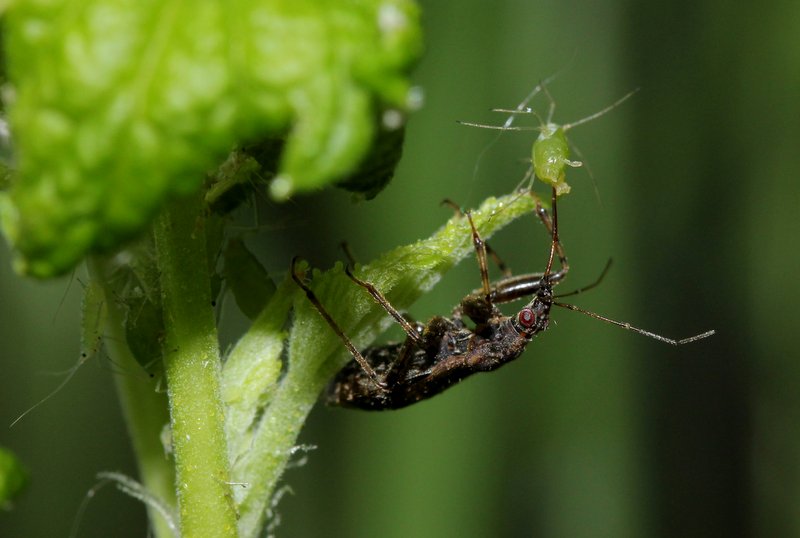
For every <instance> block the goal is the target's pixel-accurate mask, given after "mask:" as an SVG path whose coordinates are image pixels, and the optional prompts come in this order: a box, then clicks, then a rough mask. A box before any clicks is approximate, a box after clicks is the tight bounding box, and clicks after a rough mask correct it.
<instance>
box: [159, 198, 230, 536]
mask: <svg viewBox="0 0 800 538" xmlns="http://www.w3.org/2000/svg"><path fill="white" fill-rule="evenodd" d="M155 244H156V253H157V257H158V267H159V271H160V273H161V301H162V307H163V313H164V329H165V338H164V344H163V350H164V372H165V375H166V379H167V394H168V396H169V405H170V415H171V419H172V420H171V424H172V442H173V451H174V455H175V470H176V483H177V494H178V505H179V512H180V528H181V535H182V536H183V538H205V537H221V538H222V537H235V536H237V525H236V514H235V509H234V506H233V497H232V495H231V491H230V485H229V484H230V477H229V475H230V471H229V465H228V457H227V456H228V454H227V447H226V442H225V430H224V418H225V414H224V411H223V407H222V402H221V399H220V353H219V343H218V339H217V329H216V323H215V319H214V312H213V309H212V306H211V293H210V289H211V286H210V281H209V276H208V269H207V268H208V264H207V261H206V260H207V258H206V246H205V244H206V242H205V231H204V222H203V218H202V204H201V201H200V197H199V195H194V196H192V197H190V198H184V199H181V200H176V201H173V202H171V203H170V204H168V206H167V208H166V210H165V211H164V212H163V213H162V214H161V215H160V216H159V217H158V219H156V223H155Z"/></svg>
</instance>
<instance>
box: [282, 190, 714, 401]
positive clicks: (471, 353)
mask: <svg viewBox="0 0 800 538" xmlns="http://www.w3.org/2000/svg"><path fill="white" fill-rule="evenodd" d="M536 213H537V215H538V216H539V218H540V219H541V220H542V222H543V223H544V225H545V227H546V228H547V230H548V232H549V233H550V235H551V246H550V255H549V257H548V261H547V265H546V267H545V270H544V272H543V273H532V274H527V275H520V276H511V277H506V278H502V279H500V280H498V281H496V282H495V283H494V284H493V283H491V282H490V281H489V276H488V267H487V248H486V244H485V243H484V242H483V240H482V239H481V237H480V235H479V234H478V231H477V229H476V228H475V225H474V223H473V222H472V217H471V216H470V214H469V213H467V218H468V219H469V222H470V226H471V228H472V240H473V244H474V246H475V252H476V256H477V258H478V266H479V268H480V273H481V284H482V287H481V288H480V289H479V290H476V291H473V292H472V293H470V294H468V295H467V296H466V297H464V299H462V301H461V302H460V303H459V305H458V306H457V307H456V308H455V309H454V310H453V312H452V315H451V316H450V317H449V318H448V317H443V316H434V317H433V318H431V319H430V320H429V321H428V323H426V324H422V323H419V322H416V321H409V319H408V318H406V317H405V316H404V315H402V314H401V313H400V312H398V311H397V310H396V309H395V308H394V307H393V306H392V305H391V304H390V303H389V301H388V300H387V299H386V297H385V296H384V295H383V294H382V293H381V292H380V291H379V290H378V289H377V288H376V287H375V286H374V285H372V284H371V283H369V282H366V281H364V280H361V279H359V278H357V277H356V276H354V275H353V274H352V272H351V271H350V268H349V267H347V268H346V269H345V272H346V274H347V276H348V277H350V279H351V280H353V282H355V283H356V284H358V285H359V286H361V287H362V288H364V289H365V290H366V291H367V292H368V293H369V294H370V295H371V296H372V297H373V299H374V300H375V301H376V302H377V303H378V304H380V305H381V307H383V309H384V310H386V312H387V313H388V314H389V315H391V316H392V317H393V318H394V319H395V320H396V321H397V322H398V323H399V324H400V325H401V326H402V327H403V329H404V330H405V332H406V335H407V337H406V339H405V341H403V342H399V343H390V344H386V345H382V346H375V347H369V348H367V349H365V350H364V351H363V352H359V351H358V349H356V347H355V346H354V345H353V343H352V342H351V341H350V339H349V338H348V337H347V336H346V335H345V334H344V333H343V332H342V330H341V329H340V328H339V326H338V325H337V324H336V322H335V321H334V320H333V318H332V317H331V316H330V314H329V313H328V312H327V310H326V309H325V307H324V306H323V305H322V303H321V302H320V301H319V299H318V298H317V297H316V295H314V292H313V291H312V290H311V289H310V288H309V287H308V286H307V285H306V284H305V283H304V282H303V280H302V278H301V276H300V275H299V274H298V272H297V267H296V266H297V260H298V259H297V258H295V259H294V260H293V261H292V278H293V279H294V281H295V282H296V283H297V285H298V286H300V288H302V289H303V291H304V292H305V294H306V297H307V298H308V299H309V301H310V302H311V303H312V305H313V306H314V307H315V308H316V309H317V311H318V312H319V313H320V315H321V316H322V317H323V318H324V319H325V321H326V322H327V323H328V325H329V326H330V327H331V329H333V331H334V332H335V333H336V334H337V335H338V336H339V338H340V339H341V340H342V342H343V343H344V345H345V346H346V347H347V349H348V350H349V351H350V353H351V354H352V355H353V360H352V361H350V362H349V363H348V364H347V365H345V366H344V368H342V369H341V370H340V371H339V372H338V373H337V374H336V376H335V377H334V379H333V381H331V383H330V384H329V386H328V390H327V394H326V403H327V404H329V405H335V406H341V407H349V408H357V409H364V410H371V411H380V410H387V409H400V408H402V407H406V406H408V405H411V404H414V403H416V402H419V401H421V400H425V399H427V398H430V397H432V396H435V395H436V394H439V393H440V392H442V391H444V390H445V389H447V388H448V387H450V386H452V385H454V384H455V383H458V382H459V381H461V380H462V379H465V378H467V377H469V376H471V375H473V374H476V373H478V372H488V371H492V370H496V369H497V368H499V367H501V366H503V365H504V364H506V363H508V362H511V361H513V360H514V359H516V358H517V357H519V356H520V355H521V354H522V352H523V351H524V350H525V348H526V347H527V345H528V343H529V342H530V341H531V339H532V338H533V337H534V336H536V335H537V334H538V333H540V332H542V331H544V330H546V329H547V327H548V324H549V321H550V309H551V307H552V305H556V306H561V307H564V308H568V309H570V310H575V311H578V312H582V313H584V314H587V315H589V316H591V317H594V318H596V319H600V320H603V321H606V322H609V323H613V324H615V325H618V326H620V327H622V328H624V329H628V330H632V331H635V332H638V333H640V334H643V335H645V336H649V337H651V338H655V339H657V340H660V341H662V342H666V343H669V344H672V345H681V344H686V343H689V342H693V341H695V340H700V339H702V338H706V337H707V336H711V335H712V334H714V331H707V332H705V333H702V334H699V335H696V336H692V337H689V338H684V339H682V340H673V339H670V338H665V337H663V336H660V335H657V334H654V333H651V332H649V331H645V330H643V329H639V328H637V327H633V326H631V325H630V324H628V323H624V322H620V321H615V320H612V319H609V318H606V317H603V316H600V315H598V314H595V313H593V312H588V311H585V310H582V309H580V308H578V307H576V306H574V305H570V304H566V303H560V302H558V301H556V300H555V299H556V298H557V296H555V295H554V294H553V287H554V286H555V285H556V284H558V283H559V282H561V280H563V278H564V277H565V276H566V274H567V272H568V271H569V264H568V262H567V258H566V256H565V254H564V250H563V247H562V245H561V241H560V239H559V236H558V212H557V207H556V190H555V188H554V189H553V201H552V213H553V215H552V220H551V218H550V216H549V214H548V212H547V210H546V209H545V208H543V207H542V206H541V204H539V203H538V202H537V206H536ZM556 257H558V260H559V270H558V271H555V272H553V270H552V269H553V263H554V260H555V258H556ZM601 278H602V276H601ZM598 282H599V280H598ZM595 284H596V283H595ZM595 284H593V285H592V286H594V285H595ZM592 286H589V287H592ZM589 287H587V288H583V289H581V290H578V292H580V291H585V290H586V289H588V288H589ZM574 293H575V292H573V293H570V294H567V295H572V294H574ZM528 296H533V298H532V299H531V300H530V301H529V302H528V303H527V304H526V305H525V306H523V307H522V309H521V310H520V311H519V312H517V313H516V314H514V315H512V316H506V315H504V314H503V313H502V312H500V310H499V309H498V308H497V306H496V305H497V304H499V303H505V302H510V301H514V300H516V299H521V298H524V297H528ZM464 316H466V317H468V318H470V319H471V320H472V322H473V323H474V327H472V328H470V327H469V326H468V325H467V324H466V322H465V320H464Z"/></svg>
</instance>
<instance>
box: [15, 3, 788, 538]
mask: <svg viewBox="0 0 800 538" xmlns="http://www.w3.org/2000/svg"><path fill="white" fill-rule="evenodd" d="M423 8H424V25H425V28H426V41H427V54H426V56H425V59H424V60H423V62H422V63H421V64H420V66H419V68H418V69H417V71H416V73H415V77H414V78H415V80H416V81H417V82H418V84H419V85H420V86H422V87H423V88H424V90H425V94H426V105H425V107H424V108H423V109H422V110H421V111H420V112H419V113H417V114H415V115H414V116H413V118H412V120H411V122H410V124H409V127H408V133H407V142H406V147H405V155H404V158H403V160H402V162H401V165H400V167H399V170H398V173H397V176H396V178H395V180H394V182H393V183H392V184H391V185H390V186H389V187H388V188H387V189H386V191H385V192H384V193H383V194H381V195H380V196H379V197H378V198H377V199H376V200H375V201H373V202H370V203H362V204H358V205H354V204H352V203H351V202H350V197H349V196H348V195H347V194H345V193H342V192H334V191H330V190H327V191H324V192H322V193H320V194H318V195H316V196H311V197H299V198H297V199H295V200H294V201H292V202H291V203H289V204H287V205H285V206H282V207H278V206H269V208H268V209H267V210H264V211H262V213H261V215H260V218H261V221H262V223H264V224H265V225H266V226H265V231H264V232H263V233H262V234H261V240H262V241H263V246H262V247H260V248H261V249H262V251H261V254H262V256H263V257H264V259H266V260H268V263H269V264H270V269H271V270H272V271H273V272H274V273H275V274H281V273H283V272H285V270H286V267H287V266H288V264H289V260H290V258H291V256H292V255H294V254H300V255H302V256H304V257H306V258H308V259H310V260H311V262H312V263H313V264H314V265H316V266H320V267H327V266H329V265H330V264H331V263H333V261H334V260H336V259H340V258H341V257H342V256H341V254H340V252H339V251H338V243H339V242H340V241H341V240H343V239H347V240H348V241H349V243H350V244H351V246H352V248H353V250H354V251H355V253H356V255H357V257H358V258H359V259H361V260H369V259H370V258H372V257H374V256H375V255H377V254H378V253H380V252H382V251H384V250H387V249H389V248H391V247H393V246H396V245H399V244H404V243H408V242H411V241H414V240H416V239H417V238H420V237H424V236H427V235H429V234H430V233H431V232H432V231H433V230H434V229H436V228H437V227H438V226H440V225H441V224H442V223H443V222H444V221H445V220H446V219H447V218H448V217H449V216H450V211H449V210H448V209H446V208H440V207H439V205H438V204H439V201H440V200H441V199H443V198H445V197H449V198H452V199H454V200H457V201H458V202H459V203H460V204H462V205H464V206H466V207H471V206H474V205H477V204H478V203H479V202H480V201H481V200H482V199H483V198H484V197H486V196H487V195H493V194H501V193H505V192H508V191H510V189H512V188H513V187H514V186H515V185H516V184H517V182H518V180H519V178H520V177H521V175H522V173H523V172H524V169H525V164H524V163H522V162H521V159H523V158H524V157H525V156H527V154H528V152H529V148H530V143H531V140H532V139H531V135H530V133H507V134H505V135H503V137H502V138H501V139H500V140H499V141H497V143H495V144H494V145H492V146H491V147H489V149H487V150H486V151H485V153H483V154H482V153H481V152H482V151H483V150H484V148H486V146H487V145H488V144H489V142H491V141H492V140H494V138H495V137H496V133H495V132H494V131H487V130H480V129H472V128H467V127H463V126H460V125H457V124H456V120H467V121H483V122H489V121H494V122H500V121H502V118H501V117H494V116H492V114H491V113H490V112H488V109H490V108H492V107H512V106H515V105H516V104H517V103H518V102H519V101H520V100H521V98H522V97H523V96H524V95H525V94H527V93H528V91H529V90H530V89H531V88H532V87H533V86H535V85H536V84H537V83H538V82H539V81H540V80H541V79H543V78H546V77H547V76H549V75H551V74H553V73H556V72H558V73H559V75H558V78H557V79H556V80H555V81H554V82H553V83H552V84H551V85H550V87H549V88H550V92H551V93H552V94H553V96H554V97H555V99H556V101H557V103H558V108H557V110H556V116H555V118H556V120H557V121H559V122H562V123H565V122H569V121H573V120H576V119H578V118H581V117H583V116H586V115H588V114H590V113H592V112H595V111H597V110H599V109H601V108H603V107H604V106H605V105H607V104H608V103H611V102H613V101H614V100H615V99H617V98H618V97H620V96H621V95H623V94H625V93H626V92H628V91H629V90H631V89H633V88H635V87H641V91H640V92H639V93H638V94H637V95H636V96H635V97H634V98H633V99H631V100H630V101H628V102H627V103H625V104H624V105H623V106H621V107H620V108H618V109H616V110H615V111H614V112H612V113H610V114H608V115H606V116H604V117H603V118H602V119H599V120H596V121H594V122H592V123H590V124H588V125H585V126H582V127H580V128H576V129H575V130H574V131H571V132H570V138H571V140H572V141H573V142H574V143H575V144H576V145H577V146H578V147H579V148H580V149H581V151H582V152H583V154H584V156H585V160H586V161H587V162H588V163H589V164H590V165H591V168H592V170H593V172H594V176H595V178H596V182H597V189H598V191H599V201H598V197H597V196H596V195H595V192H594V188H593V186H592V182H591V180H590V178H589V177H588V176H587V175H586V172H585V171H583V170H572V171H571V174H570V178H571V179H570V183H571V184H572V186H573V194H571V195H570V196H568V197H566V198H564V199H563V202H562V204H560V206H559V210H560V212H559V213H560V218H561V220H560V224H561V235H562V238H563V240H564V244H565V246H566V249H567V253H568V255H569V256H570V262H571V265H572V271H571V272H570V276H569V278H568V279H567V281H566V283H565V284H563V285H562V286H561V289H562V291H563V290H569V289H573V288H575V287H580V286H582V285H585V284H587V283H589V282H591V281H593V280H594V279H595V278H596V277H597V275H598V274H599V272H600V271H601V269H602V267H603V265H604V264H605V262H606V260H607V259H608V258H609V257H613V259H614V267H613V269H612V271H611V273H610V274H609V276H608V277H607V278H606V280H605V281H604V282H603V284H602V285H601V286H600V287H599V288H597V289H595V290H593V291H592V292H591V293H589V294H586V295H582V296H580V297H578V298H575V302H576V303H577V304H580V305H581V306H583V307H584V308H587V309H589V310H593V311H595V312H598V313H601V314H604V315H607V316H610V317H614V318H618V319H622V320H625V321H630V322H632V323H633V324H636V325H639V326H642V327H644V328H647V329H650V330H653V331H656V332H659V333H663V334H665V335H668V336H675V337H682V336H688V335H690V334H694V333H696V332H700V331H703V330H706V329H709V328H714V329H716V330H717V335H716V336H715V337H713V338H712V339H711V340H707V341H703V342H699V343H696V344H693V345H691V346H687V347H685V348H672V347H670V346H667V345H664V344H660V343H658V342H655V341H652V340H649V339H647V338H644V337H642V336H639V335H636V334H633V333H629V332H626V331H623V330H620V329H617V328H615V327H612V326H610V325H607V324H604V323H600V322H598V321H595V320H592V319H589V318H587V317H585V316H581V315H579V314H576V313H573V312H569V311H560V310H559V311H556V312H555V313H554V314H553V318H554V320H555V323H554V325H553V326H552V328H551V329H550V330H549V331H548V332H546V333H545V334H543V335H540V336H539V338H537V339H536V341H534V342H533V343H532V344H531V345H530V346H529V348H528V351H527V352H526V354H525V355H524V356H523V357H522V358H521V359H520V360H518V361H517V362H515V363H513V364H510V365H508V366H506V367H504V368H503V369H501V370H499V371H498V372H496V373H492V374H487V375H481V376H476V377H473V378H471V379H469V380H468V381H467V382H465V383H464V384H462V385H460V386H458V387H455V388H453V389H452V390H450V391H448V392H446V393H445V394H443V395H441V396H438V397H436V398H434V399H432V400H430V401H427V402H424V403H422V404H419V405H415V406H413V407H411V408H408V409H405V410H402V411H399V412H389V413H383V414H378V413H376V414H370V413H361V412H353V411H343V410H339V409H330V408H324V407H322V406H320V407H319V408H318V409H316V410H315V411H314V412H313V413H312V416H311V418H310V420H309V424H308V427H307V428H306V429H305V430H304V432H303V434H302V436H301V439H300V441H301V442H302V443H306V444H311V445H316V446H317V449H316V450H314V451H312V452H311V453H310V454H309V455H308V461H307V463H305V465H303V466H300V467H298V468H296V469H293V470H290V471H289V472H288V473H287V474H286V476H285V482H286V483H287V484H288V485H289V486H290V487H291V490H292V494H288V495H286V496H284V497H283V498H282V500H281V502H280V503H279V505H278V506H277V512H278V513H279V515H280V517H281V523H280V526H279V527H278V529H277V532H278V535H279V536H291V537H295V536H300V537H305V536H348V537H350V536H364V537H373V536H386V537H394V536H396V537H405V536H417V537H442V536H459V537H467V536H476V537H478V536H480V537H482V536H514V537H516V536H541V537H584V536H586V537H595V536H614V537H626V536H630V537H634V536H637V537H638V536H664V537H673V536H682V537H693V536H697V537H709V536H726V537H735V536H776V537H777V536H781V537H782V536H800V428H798V424H800V361H799V360H798V359H800V353H798V352H797V351H796V349H797V344H796V334H797V333H796V332H795V331H797V330H798V315H797V307H796V305H797V304H800V286H798V284H797V281H798V275H800V249H798V247H797V243H795V241H796V240H797V238H798V236H800V226H798V224H797V217H796V215H797V213H798V207H799V205H798V204H799V203H800V188H798V186H797V178H798V177H800V158H798V149H797V144H798V142H799V141H800V132H798V131H800V121H799V120H798V118H800V110H799V109H800V41H798V36H800V4H797V3H796V2H776V1H770V0H767V1H765V2H759V3H756V2H748V3H738V4H737V5H736V6H735V8H734V7H733V5H731V4H729V3H727V2H721V1H713V0H712V1H704V2H688V1H678V2H613V1H608V2H592V3H589V2H572V1H566V2H565V1H560V2H555V1H512V0H507V1H495V2H485V1H477V0H465V1H461V2H441V1H439V2H434V1H426V2H423ZM545 106H546V104H545V102H544V101H539V102H538V104H537V107H538V108H539V109H543V108H544V107H545ZM534 124H535V122H534ZM481 154H482V155H483V157H482V158H481V159H480V160H479V159H478V157H479V155H481ZM254 244H255V243H254ZM493 246H494V247H495V248H496V249H497V250H498V251H499V252H500V253H501V254H502V255H503V256H504V258H505V259H506V261H507V262H508V263H509V264H510V266H511V267H512V269H514V270H515V271H516V272H518V273H522V272H529V271H536V270H541V269H542V267H543V265H544V261H545V257H546V253H547V239H546V237H545V234H544V233H543V231H542V229H541V226H539V225H538V224H536V223H535V222H534V219H533V218H532V217H530V218H527V219H522V220H521V221H520V222H517V223H515V224H514V226H513V227H511V228H509V229H507V230H505V231H503V232H501V233H500V234H499V235H498V236H497V237H496V240H493ZM478 283H479V281H478V272H477V269H476V266H475V262H474V261H473V260H467V261H465V262H464V263H462V264H461V265H460V266H459V267H458V268H457V269H456V270H454V271H453V272H452V273H451V274H450V275H448V276H447V277H446V278H445V279H444V281H443V282H442V284H440V286H439V287H437V288H436V289H435V290H434V292H433V293H431V294H430V295H429V296H427V297H425V298H423V300H421V301H420V302H419V303H418V304H417V305H415V307H414V308H413V309H412V310H411V313H412V314H413V315H414V316H415V317H416V318H418V319H426V318H427V317H428V316H430V315H433V314H435V313H447V312H448V311H449V309H450V308H451V307H452V306H453V305H454V304H456V303H457V301H458V300H459V299H460V298H461V297H462V296H463V295H464V294H465V293H466V292H467V291H469V290H471V289H473V288H474V287H476V286H477V285H478ZM80 292H81V283H80V279H79V278H76V279H74V280H72V281H71V283H70V280H69V279H63V280H61V281H57V282H52V283H47V284H41V283H36V282H30V281H23V280H20V279H19V278H17V277H15V276H14V275H13V274H12V272H11V270H10V267H9V262H8V252H7V248H6V247H5V245H4V246H3V247H2V252H1V253H0V297H1V298H2V299H0V304H1V305H2V306H0V338H2V342H3V344H2V350H3V353H2V356H3V365H4V366H3V368H4V370H3V374H2V382H1V383H0V423H2V424H9V423H10V422H11V421H12V420H13V419H14V418H16V417H17V416H18V414H19V413H20V412H22V411H23V410H25V409H26V408H27V407H29V406H30V405H31V404H33V403H35V402H36V401H38V400H39V399H41V398H42V397H43V396H44V395H46V394H47V393H48V392H49V391H50V390H51V389H52V388H53V387H55V386H56V385H57V384H58V383H59V381H60V378H58V377H53V376H51V375H43V373H48V372H54V371H56V370H63V369H66V368H69V367H70V366H71V365H72V364H73V363H74V360H75V358H76V357H77V356H78V346H79V342H78V339H79V333H78V316H79V314H78V312H79V301H80ZM793 335H794V336H793ZM113 368H114V365H113V364H110V363H109V362H108V360H107V359H100V360H95V361H93V362H91V363H89V364H87V365H85V366H84V367H83V368H82V369H81V370H80V371H79V372H78V373H77V375H76V376H75V378H74V379H73V380H72V381H71V382H70V383H69V384H68V385H67V386H66V388H65V389H64V390H63V391H61V393H59V394H58V395H56V396H55V397H53V398H52V399H51V400H49V401H48V402H46V403H45V404H43V405H42V406H40V407H39V408H38V409H36V410H35V411H34V412H33V413H31V414H30V415H29V416H28V417H26V418H25V419H23V420H22V421H21V422H20V423H19V424H17V425H16V426H14V428H12V429H8V428H6V427H2V428H0V444H3V445H5V446H8V447H10V448H12V449H13V450H15V451H16V452H17V454H18V455H20V456H21V457H22V459H23V460H24V461H25V463H26V464H27V466H28V467H29V469H30V471H31V473H32V475H33V482H32V484H31V486H30V487H29V489H28V491H27V493H26V494H25V495H24V496H23V497H22V499H20V501H19V502H18V503H17V506H16V509H15V510H14V511H13V512H10V513H0V536H3V537H6V536H8V537H29V536H33V537H38V536H67V535H68V533H69V529H70V526H71V525H72V521H73V519H74V517H75V514H76V513H77V511H78V509H79V505H80V503H81V501H82V499H83V498H84V497H85V494H86V492H87V490H89V488H91V487H92V486H93V484H95V482H96V481H95V479H94V475H95V473H96V472H98V471H103V470H118V471H122V472H126V473H130V474H133V473H135V466H134V463H133V461H132V459H131V453H130V449H129V447H128V445H127V438H126V433H125V429H124V426H123V424H122V422H121V419H120V413H119V408H118V404H117V403H116V398H115V395H114V393H113V389H112V384H111V380H110V375H109V371H110V370H112V369H113ZM131 375H136V373H131ZM145 535H146V525H145V523H144V510H143V508H142V507H141V506H139V505H138V503H137V502H136V501H133V500H131V499H128V498H126V497H125V496H123V495H122V494H120V493H118V492H114V491H113V490H112V487H107V488H106V489H104V490H101V492H100V493H99V494H97V495H96V496H95V498H94V499H93V500H92V501H91V503H90V504H89V505H88V508H87V510H86V512H85V514H84V517H83V521H82V524H81V529H80V533H79V536H117V537H126V536H145Z"/></svg>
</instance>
